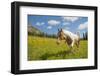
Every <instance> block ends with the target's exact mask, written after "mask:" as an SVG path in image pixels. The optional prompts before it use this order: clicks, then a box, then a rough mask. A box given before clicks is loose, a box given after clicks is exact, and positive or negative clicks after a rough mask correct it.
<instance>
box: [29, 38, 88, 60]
mask: <svg viewBox="0 0 100 76" xmlns="http://www.w3.org/2000/svg"><path fill="white" fill-rule="evenodd" d="M87 48H88V47H87V41H85V40H84V41H81V42H80V48H79V49H77V48H76V46H74V48H73V50H72V51H71V50H70V48H68V45H66V44H65V42H64V41H62V42H61V44H60V45H57V44H56V39H53V38H43V37H34V36H28V60H54V59H77V58H87V53H88V52H87Z"/></svg>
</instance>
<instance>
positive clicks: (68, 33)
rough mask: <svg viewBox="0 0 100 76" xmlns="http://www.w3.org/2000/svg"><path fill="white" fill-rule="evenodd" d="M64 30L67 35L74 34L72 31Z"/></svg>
mask: <svg viewBox="0 0 100 76" xmlns="http://www.w3.org/2000/svg"><path fill="white" fill-rule="evenodd" d="M63 32H64V34H65V35H69V36H70V35H71V34H72V33H71V32H69V31H67V30H63Z"/></svg>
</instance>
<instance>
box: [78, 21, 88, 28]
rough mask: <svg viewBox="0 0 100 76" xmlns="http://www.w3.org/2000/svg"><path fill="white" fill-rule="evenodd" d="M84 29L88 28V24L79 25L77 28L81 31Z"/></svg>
mask: <svg viewBox="0 0 100 76" xmlns="http://www.w3.org/2000/svg"><path fill="white" fill-rule="evenodd" d="M86 28H88V22H85V23H83V24H80V25H79V27H78V29H79V30H83V29H86Z"/></svg>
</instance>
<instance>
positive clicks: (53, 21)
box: [48, 20, 60, 26]
mask: <svg viewBox="0 0 100 76" xmlns="http://www.w3.org/2000/svg"><path fill="white" fill-rule="evenodd" d="M48 24H49V25H53V26H56V25H58V24H60V21H57V20H49V21H48Z"/></svg>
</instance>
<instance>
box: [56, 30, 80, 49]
mask: <svg viewBox="0 0 100 76" xmlns="http://www.w3.org/2000/svg"><path fill="white" fill-rule="evenodd" d="M61 40H65V42H66V43H67V44H68V46H69V47H70V48H73V46H74V44H75V45H76V46H77V48H79V42H80V35H79V32H78V33H77V34H74V33H72V32H70V31H67V30H65V29H61V30H59V29H58V33H57V44H60V42H61Z"/></svg>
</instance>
